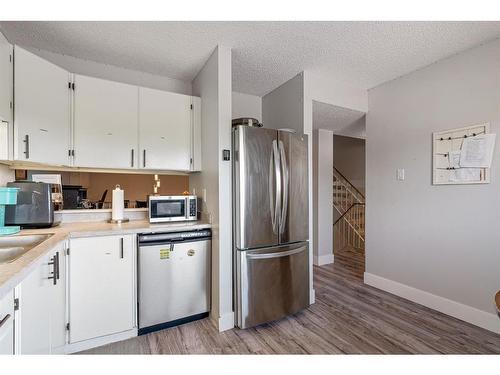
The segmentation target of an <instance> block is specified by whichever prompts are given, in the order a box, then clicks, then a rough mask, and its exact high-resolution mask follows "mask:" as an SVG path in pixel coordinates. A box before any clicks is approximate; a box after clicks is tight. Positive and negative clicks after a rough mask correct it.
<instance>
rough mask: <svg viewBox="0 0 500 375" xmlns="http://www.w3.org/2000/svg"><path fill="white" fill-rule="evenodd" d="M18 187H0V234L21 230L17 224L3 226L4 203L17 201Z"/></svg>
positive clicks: (4, 234) (5, 234)
mask: <svg viewBox="0 0 500 375" xmlns="http://www.w3.org/2000/svg"><path fill="white" fill-rule="evenodd" d="M18 190H19V188H12V187H0V236H7V235H9V234H14V233H17V232H19V231H20V230H21V227H20V226H18V225H15V226H8V227H6V226H5V205H7V204H16V203H17V191H18Z"/></svg>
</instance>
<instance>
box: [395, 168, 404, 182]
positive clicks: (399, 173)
mask: <svg viewBox="0 0 500 375" xmlns="http://www.w3.org/2000/svg"><path fill="white" fill-rule="evenodd" d="M396 179H397V180H398V181H404V179H405V170H404V168H398V170H397V174H396Z"/></svg>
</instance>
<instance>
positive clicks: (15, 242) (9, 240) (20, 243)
mask: <svg viewBox="0 0 500 375" xmlns="http://www.w3.org/2000/svg"><path fill="white" fill-rule="evenodd" d="M51 236H52V234H33V235H20V236H11V237H0V264H2V263H10V262H13V261H15V260H16V259H17V258H19V257H21V256H22V255H23V254H25V253H26V252H28V251H29V250H31V249H33V248H34V247H35V246H37V245H39V244H40V243H42V242H43V241H45V240H46V239H48V238H50V237H51Z"/></svg>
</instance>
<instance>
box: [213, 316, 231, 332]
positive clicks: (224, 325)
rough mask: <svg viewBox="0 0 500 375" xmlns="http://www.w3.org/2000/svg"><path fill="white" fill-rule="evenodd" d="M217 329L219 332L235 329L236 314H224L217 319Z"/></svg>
mask: <svg viewBox="0 0 500 375" xmlns="http://www.w3.org/2000/svg"><path fill="white" fill-rule="evenodd" d="M216 323H217V327H218V329H219V332H224V331H228V330H230V329H233V328H234V312H232V311H231V312H229V313H226V314H223V315H222V316H220V317H219V318H218V319H217V322H216Z"/></svg>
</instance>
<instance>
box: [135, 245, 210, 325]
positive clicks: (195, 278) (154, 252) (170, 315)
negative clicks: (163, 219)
mask: <svg viewBox="0 0 500 375" xmlns="http://www.w3.org/2000/svg"><path fill="white" fill-rule="evenodd" d="M210 244H211V242H210V240H203V241H193V242H172V243H164V244H160V245H150V246H147V245H145V246H143V245H140V247H139V295H138V297H139V328H140V329H143V328H145V327H151V326H156V325H159V324H165V323H168V322H172V321H174V320H177V319H181V318H186V317H189V316H193V315H198V314H201V313H206V312H208V311H209V310H210Z"/></svg>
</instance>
